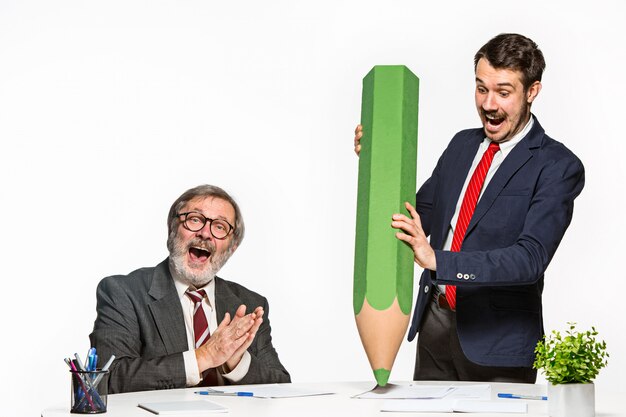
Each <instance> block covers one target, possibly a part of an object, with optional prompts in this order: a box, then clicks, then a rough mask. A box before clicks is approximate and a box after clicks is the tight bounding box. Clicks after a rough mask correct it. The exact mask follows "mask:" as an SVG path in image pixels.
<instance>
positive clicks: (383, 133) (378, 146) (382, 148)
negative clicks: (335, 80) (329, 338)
mask: <svg viewBox="0 0 626 417" xmlns="http://www.w3.org/2000/svg"><path fill="white" fill-rule="evenodd" d="M418 95H419V79H418V78H417V77H416V76H415V75H414V74H413V73H412V72H411V71H410V70H409V69H408V68H406V67H405V66H401V65H398V66H375V67H374V68H373V69H372V70H371V71H370V72H369V73H368V74H367V76H366V77H365V78H364V79H363V99H362V110H361V124H362V125H363V137H362V139H361V153H360V157H359V186H358V197H357V227H356V244H355V260H354V298H353V303H354V305H353V306H354V314H355V316H356V322H357V327H358V329H359V334H360V336H361V341H362V342H363V346H364V347H365V351H366V353H367V356H368V359H369V362H370V365H371V366H372V369H373V370H374V375H375V377H376V380H377V382H378V384H379V385H381V386H384V385H385V384H386V383H387V379H388V377H389V373H390V372H391V367H392V365H393V362H394V360H395V357H396V355H397V352H398V349H399V347H400V344H401V343H402V338H403V337H404V334H405V333H406V328H407V326H408V320H409V315H410V313H411V304H412V299H413V266H414V264H413V252H412V251H411V249H410V248H409V247H408V246H406V245H405V244H404V243H402V242H400V241H399V240H398V239H397V238H396V237H395V233H396V230H395V229H393V228H391V215H392V214H393V213H406V209H405V208H404V202H405V201H408V202H413V201H414V200H415V186H416V172H417V166H416V160H417V114H418Z"/></svg>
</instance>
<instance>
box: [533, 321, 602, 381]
mask: <svg viewBox="0 0 626 417" xmlns="http://www.w3.org/2000/svg"><path fill="white" fill-rule="evenodd" d="M567 324H568V325H569V330H567V331H566V332H565V335H564V336H563V335H561V333H560V332H558V331H556V330H553V331H552V334H551V335H550V336H547V335H544V337H543V339H542V340H540V341H539V342H537V347H536V348H535V355H536V356H535V363H534V364H533V367H534V368H535V369H542V370H543V373H544V374H545V376H546V379H547V380H548V381H549V382H551V383H552V384H570V383H587V382H592V381H593V379H594V378H595V377H596V376H597V375H598V372H600V369H602V368H604V367H605V366H606V365H607V358H608V357H609V354H608V353H607V351H606V342H605V341H604V340H602V341H596V336H597V335H598V332H597V331H596V329H595V327H591V330H587V331H585V332H578V331H576V323H567Z"/></svg>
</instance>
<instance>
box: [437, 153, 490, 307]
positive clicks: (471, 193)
mask: <svg viewBox="0 0 626 417" xmlns="http://www.w3.org/2000/svg"><path fill="white" fill-rule="evenodd" d="M498 150H500V145H498V144H497V143H495V142H491V144H490V145H489V148H487V150H486V151H485V153H484V154H483V157H482V158H481V160H480V162H479V163H478V166H477V167H476V170H475V171H474V173H473V174H472V178H471V179H470V182H469V184H468V186H467V190H465V195H464V196H463V202H462V203H461V210H460V212H459V218H458V219H457V221H456V227H455V228H454V235H453V237H452V247H451V248H450V251H452V252H459V251H460V250H461V246H462V245H463V239H464V238H465V232H466V231H467V226H468V225H469V223H470V220H471V219H472V215H473V214H474V209H475V208H476V203H477V202H478V196H479V195H480V190H481V189H482V188H483V184H484V183H485V177H486V176H487V172H488V171H489V167H490V166H491V162H492V161H493V157H494V155H495V154H496V152H498ZM446 300H447V301H448V305H450V308H451V309H452V310H456V286H454V285H446Z"/></svg>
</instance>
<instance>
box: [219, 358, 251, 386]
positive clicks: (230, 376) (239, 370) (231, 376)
mask: <svg viewBox="0 0 626 417" xmlns="http://www.w3.org/2000/svg"><path fill="white" fill-rule="evenodd" d="M250 362H252V356H250V353H248V351H245V352H244V354H243V356H242V357H241V360H240V361H239V363H238V364H237V366H235V369H233V370H232V371H230V372H229V373H227V374H222V376H223V377H224V378H226V379H227V380H228V381H230V382H239V381H241V380H242V379H243V377H245V376H246V374H247V373H248V370H249V369H250Z"/></svg>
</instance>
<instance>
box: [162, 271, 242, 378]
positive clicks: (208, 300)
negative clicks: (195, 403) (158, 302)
mask: <svg viewBox="0 0 626 417" xmlns="http://www.w3.org/2000/svg"><path fill="white" fill-rule="evenodd" d="M170 273H171V274H172V277H173V278H174V285H175V286H176V292H177V293H178V298H179V299H180V305H181V307H182V309H183V316H184V318H185V332H186V333H187V346H189V350H187V351H185V352H183V360H184V362H185V374H186V376H187V386H188V387H193V386H196V385H198V384H199V383H200V380H201V379H202V376H201V374H200V370H199V369H198V362H197V360H196V353H195V338H194V334H193V311H194V303H193V301H191V299H190V298H189V297H188V296H187V295H185V292H186V291H187V290H188V289H189V285H188V284H185V283H183V282H182V280H181V279H180V278H179V277H178V276H177V274H176V271H174V270H173V269H172V268H170ZM197 289H199V290H204V291H205V292H206V295H207V296H206V297H205V298H204V299H203V300H202V308H203V309H204V313H205V314H206V317H207V323H208V324H209V332H210V333H211V334H213V332H214V331H215V330H217V327H218V325H219V323H218V322H217V312H216V311H215V308H214V306H215V280H214V279H212V280H211V281H210V282H209V283H208V284H207V285H205V286H204V287H202V288H197ZM231 318H232V317H231ZM222 319H223V317H222ZM220 321H221V320H220ZM251 359H252V358H251V356H250V353H248V352H247V351H246V352H245V353H244V355H243V357H242V358H241V361H239V364H238V365H237V366H236V367H235V369H232V370H231V371H230V372H228V373H223V369H222V367H218V368H217V371H218V372H217V379H218V382H219V383H220V384H224V378H225V379H227V380H228V381H230V382H232V383H236V382H239V381H240V380H241V379H243V377H244V376H246V374H247V373H248V369H249V368H250V361H251Z"/></svg>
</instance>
